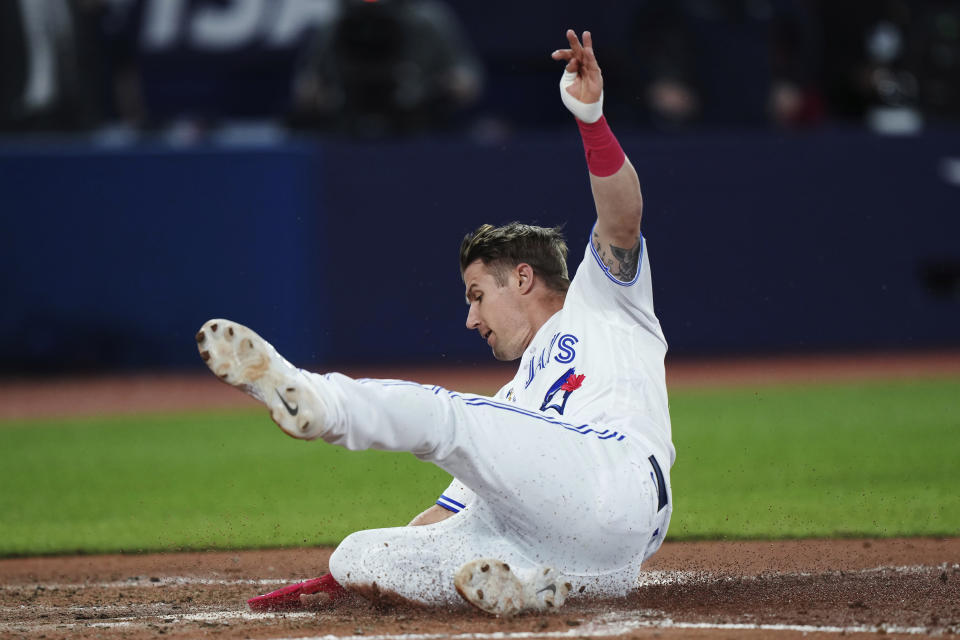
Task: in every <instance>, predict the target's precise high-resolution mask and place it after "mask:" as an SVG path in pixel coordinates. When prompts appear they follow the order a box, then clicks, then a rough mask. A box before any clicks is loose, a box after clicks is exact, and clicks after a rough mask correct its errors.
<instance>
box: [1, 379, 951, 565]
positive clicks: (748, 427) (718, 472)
mask: <svg viewBox="0 0 960 640" xmlns="http://www.w3.org/2000/svg"><path fill="white" fill-rule="evenodd" d="M958 398H960V380H939V381H924V382H912V383H882V384H881V383H872V384H856V385H831V386H807V387H797V388H786V387H783V388H780V387H760V388H757V389H755V390H751V389H745V388H732V389H722V390H720V389H715V390H704V391H676V392H673V393H672V394H671V411H672V415H673V423H674V440H675V442H676V445H677V451H678V458H677V463H676V465H675V466H674V468H673V472H672V482H673V489H674V500H675V506H674V518H673V522H672V524H671V527H670V535H669V537H670V538H672V539H674V540H677V539H694V538H713V537H717V538H720V537H724V538H784V537H824V536H836V535H840V536H853V535H862V536H900V535H903V536H916V535H923V536H936V535H960V417H958V416H960V400H958ZM447 482H448V476H447V475H446V474H445V473H444V472H442V471H439V470H437V469H435V468H434V467H432V466H431V465H428V464H425V463H421V462H419V461H418V460H416V459H415V458H414V457H413V456H412V455H409V454H390V453H381V452H363V453H356V452H349V451H345V450H342V449H338V448H335V447H331V446H328V445H324V444H322V443H302V442H297V441H294V440H291V439H289V438H286V437H284V436H283V435H282V434H281V433H280V432H279V431H278V430H277V429H276V427H274V426H273V425H272V423H270V421H269V420H268V419H267V418H266V416H265V415H264V414H263V413H262V412H259V411H256V412H230V413H193V414H175V415H162V416H136V417H108V418H84V419H67V420H43V421H41V420H36V421H17V422H6V423H0V555H12V554H40V553H64V552H76V551H83V552H104V551H121V550H122V551H147V550H172V549H208V548H250V547H275V546H295V545H316V544H333V543H336V542H337V541H338V540H340V539H341V538H342V537H343V536H345V535H346V534H348V533H350V532H351V531H354V530H357V529H361V528H372V527H383V526H395V525H398V524H403V523H405V522H406V521H408V520H409V519H410V518H411V517H412V516H413V515H415V514H416V513H417V512H419V511H420V510H422V509H423V508H425V507H426V506H428V505H430V504H432V502H433V500H434V499H435V498H436V496H437V495H438V494H439V492H440V491H442V490H443V489H444V488H445V487H446V484H447Z"/></svg>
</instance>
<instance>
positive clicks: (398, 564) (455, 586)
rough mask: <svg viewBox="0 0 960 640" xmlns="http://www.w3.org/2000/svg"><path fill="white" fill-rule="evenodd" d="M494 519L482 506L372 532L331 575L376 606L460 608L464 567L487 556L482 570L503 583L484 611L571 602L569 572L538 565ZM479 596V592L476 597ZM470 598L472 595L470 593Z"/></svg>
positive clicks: (356, 540)
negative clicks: (458, 578) (503, 570)
mask: <svg viewBox="0 0 960 640" xmlns="http://www.w3.org/2000/svg"><path fill="white" fill-rule="evenodd" d="M491 517H495V516H494V514H493V513H492V512H491V511H490V510H489V509H488V508H487V506H486V505H485V504H484V503H483V502H482V501H480V502H478V503H476V504H474V505H471V506H470V507H468V508H466V509H464V510H463V511H462V512H460V513H459V514H457V515H455V516H453V517H451V518H448V519H446V520H443V521H441V522H438V523H435V524H432V525H426V526H419V527H398V528H391V529H371V530H368V531H359V532H357V533H354V534H352V535H350V536H348V537H347V538H346V539H345V540H344V541H343V542H342V543H341V544H340V545H339V546H338V547H337V549H336V551H334V553H333V555H332V556H331V557H330V572H331V574H332V575H334V576H335V577H336V579H337V580H338V581H339V582H340V583H342V584H343V585H344V586H345V587H347V589H348V590H350V591H351V592H353V593H359V594H362V595H364V596H366V597H368V598H370V599H373V600H376V601H386V602H394V603H397V602H399V603H405V602H413V603H419V604H427V605H444V606H449V605H457V604H462V603H463V601H462V600H461V598H460V595H458V590H461V589H467V590H470V588H471V586H470V585H469V584H460V583H457V582H456V581H455V576H456V575H457V572H458V570H460V568H461V567H463V566H464V565H467V564H469V563H470V562H471V561H474V560H476V559H477V558H481V557H484V558H486V557H490V558H496V559H497V560H496V561H495V562H494V561H492V560H491V561H489V563H487V564H486V565H484V563H483V562H478V563H477V569H476V571H477V573H478V574H480V573H489V574H490V575H494V574H496V570H497V568H498V567H501V566H502V567H506V568H507V573H501V574H496V575H497V578H498V579H499V583H498V584H497V585H495V586H494V588H488V589H487V592H486V593H481V594H480V598H479V604H480V605H481V608H482V609H484V610H486V611H490V612H491V613H497V614H501V615H512V614H514V613H518V612H519V611H521V610H525V609H531V608H533V609H545V608H549V607H556V606H560V605H562V604H563V601H564V599H565V597H566V595H567V593H568V592H569V590H570V588H571V587H572V585H571V583H569V582H568V581H567V580H566V579H565V578H564V577H563V576H562V575H560V574H559V573H558V572H557V571H555V570H553V569H552V568H549V567H544V566H542V565H539V564H538V563H536V562H534V561H532V560H531V559H530V558H528V557H527V556H526V555H525V554H524V553H522V552H521V551H520V550H519V549H518V548H517V546H516V545H515V544H514V543H513V542H512V541H511V540H509V539H508V538H506V537H504V536H503V535H501V534H500V533H499V532H498V531H497V527H496V526H493V525H491V524H490V522H489V520H490V518H491ZM469 595H470V596H473V598H476V596H477V593H476V590H475V589H474V590H472V591H471V593H470V594H469ZM464 597H467V594H464Z"/></svg>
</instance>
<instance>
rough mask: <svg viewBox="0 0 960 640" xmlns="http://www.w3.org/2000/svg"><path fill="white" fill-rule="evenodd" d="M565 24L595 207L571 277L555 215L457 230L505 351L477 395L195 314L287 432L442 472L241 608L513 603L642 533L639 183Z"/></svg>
mask: <svg viewBox="0 0 960 640" xmlns="http://www.w3.org/2000/svg"><path fill="white" fill-rule="evenodd" d="M566 35H567V40H568V41H569V48H568V49H560V50H558V51H554V52H553V56H552V57H553V58H554V59H555V60H562V61H564V62H566V69H565V70H564V73H563V77H562V79H561V81H560V95H561V97H562V99H563V103H564V104H565V105H566V107H567V108H568V109H569V110H570V111H571V112H572V113H573V115H574V116H575V117H576V120H577V125H578V127H579V128H580V133H581V136H582V138H583V144H584V148H585V150H586V158H587V166H588V169H589V173H590V185H591V188H592V190H593V196H594V201H595V204H596V211H597V219H596V223H595V224H594V226H593V231H592V235H591V237H590V239H589V241H588V242H587V244H586V248H585V251H584V255H583V259H582V261H581V262H580V265H579V267H578V268H577V271H576V274H575V275H574V277H573V279H570V278H569V277H568V274H567V267H566V255H567V247H566V244H565V243H564V241H563V238H562V237H561V235H560V232H559V230H558V229H545V228H540V227H534V226H528V225H524V224H520V223H511V224H508V225H506V226H502V227H493V226H490V225H483V226H481V227H479V228H478V229H477V230H476V231H474V232H473V233H471V234H469V235H467V236H466V237H465V238H464V240H463V242H462V244H461V246H460V270H461V273H462V275H463V282H464V285H465V293H466V300H467V303H468V304H469V311H468V313H467V328H468V329H473V330H476V331H478V332H479V333H480V336H481V337H482V338H483V339H484V340H486V342H487V344H488V345H490V348H491V349H492V350H493V355H494V357H496V358H497V359H499V360H519V361H520V366H519V367H518V369H517V373H516V375H515V376H514V378H513V380H511V381H510V382H509V383H507V384H506V385H505V386H504V387H503V388H502V389H501V390H500V391H499V392H498V393H497V394H496V395H495V396H493V397H486V396H478V395H471V394H465V393H455V392H452V391H448V390H446V389H443V388H441V387H431V386H423V385H420V384H416V383H412V382H405V381H401V380H354V379H351V378H348V377H346V376H343V375H340V374H338V373H328V374H326V375H318V374H315V373H311V372H308V371H304V370H302V369H298V368H296V367H294V366H293V365H291V364H290V363H289V362H287V361H286V360H284V359H283V358H282V357H281V356H280V355H279V354H278V353H277V352H276V351H275V350H274V349H273V347H272V346H270V345H269V344H268V343H267V342H266V341H264V340H263V339H262V338H260V336H258V335H257V334H256V333H254V332H253V331H251V330H250V329H248V328H246V327H244V326H242V325H239V324H237V323H235V322H231V321H229V320H222V319H216V320H210V321H209V322H207V323H206V324H204V325H203V327H202V328H201V330H200V332H199V333H198V334H197V342H198V343H199V349H200V355H201V357H203V359H204V360H205V361H206V363H207V365H208V366H209V367H210V369H211V370H212V371H213V372H214V373H215V374H216V375H218V376H219V377H220V378H222V379H223V380H224V381H225V382H228V383H229V384H232V385H234V386H236V387H239V388H240V389H242V390H244V391H245V392H246V393H248V394H250V395H251V396H253V397H254V398H256V399H257V400H259V401H260V402H262V403H264V404H265V405H266V406H267V407H268V408H269V410H270V415H271V417H272V418H273V420H274V421H275V422H276V423H277V424H278V425H279V426H280V428H281V429H283V430H284V431H285V432H286V433H287V434H289V435H291V436H293V437H294V438H301V439H306V440H313V439H317V438H319V439H322V440H325V441H326V442H329V443H331V444H335V445H340V446H343V447H346V448H348V449H354V450H357V449H383V450H387V451H410V452H412V453H413V454H414V455H416V456H417V457H418V458H420V459H422V460H429V461H430V462H432V463H434V464H436V465H437V466H439V467H440V468H442V469H444V470H446V471H448V472H449V473H450V474H452V475H453V476H454V478H455V479H454V481H453V482H452V484H451V485H450V487H449V488H448V489H447V490H446V491H444V492H443V494H442V495H441V496H440V498H439V499H438V500H437V504H436V505H434V506H432V507H430V508H429V509H427V510H426V511H424V512H423V513H422V514H420V515H419V516H417V517H416V518H415V519H414V521H413V522H412V523H411V525H423V526H407V527H398V528H391V529H374V530H369V531H359V532H357V533H354V534H352V535H350V536H348V537H347V538H346V539H345V540H344V541H343V542H342V543H341V544H340V546H338V547H337V549H336V551H334V553H333V555H332V556H331V557H330V573H329V574H328V575H325V576H323V577H321V578H317V579H315V580H309V581H307V582H303V583H300V584H295V585H290V586H288V587H286V588H284V589H280V590H278V591H275V592H273V593H270V594H266V595H264V596H260V597H258V598H253V599H252V600H250V601H249V604H250V607H251V608H253V609H255V610H271V609H280V608H287V607H296V606H303V605H304V604H306V603H308V601H313V602H329V601H336V600H338V599H340V598H343V597H346V596H347V595H348V594H350V593H355V594H360V595H363V596H367V597H376V598H379V599H386V600H394V601H413V602H417V603H424V604H438V605H449V604H454V603H458V602H461V601H462V600H466V602H468V603H470V604H472V605H474V606H476V607H478V608H480V609H482V610H483V611H486V612H489V613H492V614H495V615H512V614H515V613H518V612H520V611H524V610H530V609H544V608H548V607H558V606H560V605H561V604H563V602H564V600H565V599H566V598H567V597H568V596H575V597H586V596H620V595H624V594H626V593H627V592H628V591H630V590H631V589H632V588H634V587H635V585H636V584H637V577H638V573H639V571H640V566H641V564H642V563H643V562H644V561H645V560H646V559H647V558H648V557H650V555H652V554H653V553H654V552H655V551H656V550H657V549H658V548H659V547H660V544H661V542H662V541H663V537H664V535H665V534H666V532H667V525H668V524H669V521H670V513H671V505H672V500H671V496H670V479H669V470H670V467H671V465H672V464H673V461H674V457H675V451H674V447H673V444H672V442H671V428H670V415H669V412H668V408H667V390H666V384H665V381H664V367H663V359H664V355H665V353H666V349H667V345H666V341H665V340H664V337H663V333H662V332H661V329H660V323H659V322H658V321H657V318H656V316H655V315H654V312H653V298H652V294H651V285H650V266H649V254H648V251H647V247H646V242H645V240H644V238H643V236H642V235H641V233H640V216H641V211H642V207H643V202H642V199H641V194H640V184H639V181H638V179H637V174H636V172H635V171H634V168H633V166H632V165H631V164H630V161H629V160H628V159H627V158H626V156H625V155H624V153H623V150H622V149H621V148H620V145H619V143H618V142H617V140H616V138H615V137H614V136H613V133H611V131H610V127H609V126H608V125H607V122H606V120H605V118H604V117H603V112H602V105H603V78H602V76H601V73H600V67H599V66H598V65H597V60H596V57H595V56H594V51H593V43H592V38H591V36H590V32H589V31H584V32H583V40H582V43H581V41H580V39H579V38H578V37H577V35H576V34H575V33H574V32H573V31H572V30H570V31H567V34H566ZM461 599H462V600H461Z"/></svg>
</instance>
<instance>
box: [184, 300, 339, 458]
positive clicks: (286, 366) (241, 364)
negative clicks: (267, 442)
mask: <svg viewBox="0 0 960 640" xmlns="http://www.w3.org/2000/svg"><path fill="white" fill-rule="evenodd" d="M197 348H198V349H199V351H200V357H201V358H203V360H204V362H206V363H207V366H208V367H209V368H210V370H211V371H213V373H214V374H216V375H217V377H219V378H220V379H221V380H223V381H224V382H226V383H227V384H231V385H233V386H234V387H237V388H238V389H240V390H242V391H244V392H245V393H247V394H248V395H250V396H252V397H254V398H256V399H257V400H259V401H260V402H262V403H263V404H265V405H267V408H268V409H270V417H271V418H272V419H273V421H274V422H276V423H277V425H279V427H280V428H281V429H283V430H284V432H285V433H287V435H290V436H293V437H294V438H300V439H301V440H313V439H315V438H318V437H320V435H322V434H323V432H324V431H326V426H325V424H324V421H325V419H326V406H325V404H324V402H323V400H322V399H321V398H320V396H319V394H318V391H317V389H316V387H315V383H314V382H313V381H311V380H310V379H309V378H308V377H307V375H306V374H305V373H304V372H303V371H301V370H300V369H297V368H296V367H294V366H293V365H292V364H290V363H289V362H287V361H286V360H285V359H284V358H283V356H281V355H280V354H279V353H277V350H276V349H274V348H273V346H272V345H271V344H270V343H269V342H267V341H266V340H264V339H263V338H261V337H260V336H258V335H257V334H256V332H254V331H253V330H252V329H249V328H247V327H245V326H243V325H242V324H237V323H236V322H232V321H230V320H223V319H221V318H216V319H213V320H208V321H207V322H205V323H204V324H203V326H202V327H201V328H200V331H198V332H197Z"/></svg>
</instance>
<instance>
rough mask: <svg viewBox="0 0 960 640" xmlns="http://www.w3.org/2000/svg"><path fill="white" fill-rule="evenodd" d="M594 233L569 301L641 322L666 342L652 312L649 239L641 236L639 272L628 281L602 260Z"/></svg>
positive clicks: (630, 321)
mask: <svg viewBox="0 0 960 640" xmlns="http://www.w3.org/2000/svg"><path fill="white" fill-rule="evenodd" d="M592 237H593V234H592V232H591V237H590V239H588V240H587V246H586V249H585V251H584V255H583V260H582V261H581V262H580V266H579V267H577V272H576V274H575V275H574V277H573V280H572V282H571V283H570V290H569V291H568V293H567V302H566V303H565V306H566V305H567V304H573V305H579V306H581V307H583V308H586V309H589V310H590V311H592V312H601V313H602V314H603V317H605V318H607V319H610V320H614V319H615V318H618V319H621V320H623V321H625V322H628V323H629V324H632V325H640V326H642V327H643V328H644V329H646V330H647V331H649V332H650V333H652V334H654V335H655V336H656V337H657V338H659V339H660V340H661V341H663V342H664V343H665V342H666V341H665V340H664V338H663V332H662V330H661V329H660V322H659V321H658V320H657V317H656V315H655V314H654V311H653V288H652V284H651V278H650V258H649V255H648V251H647V239H646V238H645V237H643V236H642V235H641V236H640V255H639V256H638V258H637V262H638V268H637V275H636V276H635V277H634V278H633V280H631V281H629V282H623V281H621V280H618V279H617V278H616V277H615V276H613V275H611V273H610V269H608V268H607V266H606V265H605V264H603V262H602V261H601V259H600V256H599V255H598V254H597V250H596V248H595V247H594V246H593V241H592Z"/></svg>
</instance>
